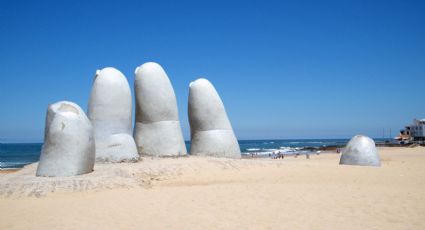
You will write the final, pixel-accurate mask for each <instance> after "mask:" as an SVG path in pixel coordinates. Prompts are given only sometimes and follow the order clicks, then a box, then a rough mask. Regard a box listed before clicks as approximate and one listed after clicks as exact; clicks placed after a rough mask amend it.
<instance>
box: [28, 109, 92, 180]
mask: <svg viewBox="0 0 425 230" xmlns="http://www.w3.org/2000/svg"><path fill="white" fill-rule="evenodd" d="M94 160H95V140H94V138H93V128H92V125H91V123H90V120H89V119H88V118H87V116H86V114H85V113H84V111H83V110H82V109H81V108H80V107H79V106H78V105H77V104H75V103H72V102H68V101H60V102H57V103H55V104H52V105H49V107H48V109H47V117H46V127H45V134H44V144H43V148H42V151H41V155H40V162H39V164H38V168H37V172H36V176H51V177H54V176H75V175H80V174H85V173H89V172H92V171H93V166H94Z"/></svg>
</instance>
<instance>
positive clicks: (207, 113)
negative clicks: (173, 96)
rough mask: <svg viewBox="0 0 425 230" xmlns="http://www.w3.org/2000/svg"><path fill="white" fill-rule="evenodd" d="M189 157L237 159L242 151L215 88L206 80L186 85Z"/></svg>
mask: <svg viewBox="0 0 425 230" xmlns="http://www.w3.org/2000/svg"><path fill="white" fill-rule="evenodd" d="M189 123H190V133H191V140H192V141H191V146H190V154H193V155H202V156H215V157H228V158H240V157H241V151H240V149H239V144H238V141H237V139H236V136H235V134H234V133H233V129H232V126H231V124H230V121H229V119H228V118H227V114H226V110H225V109H224V105H223V102H222V101H221V99H220V96H219V95H218V93H217V91H216V90H215V88H214V86H213V85H212V84H211V83H210V82H209V81H208V80H207V79H198V80H196V81H194V82H192V83H190V85H189Z"/></svg>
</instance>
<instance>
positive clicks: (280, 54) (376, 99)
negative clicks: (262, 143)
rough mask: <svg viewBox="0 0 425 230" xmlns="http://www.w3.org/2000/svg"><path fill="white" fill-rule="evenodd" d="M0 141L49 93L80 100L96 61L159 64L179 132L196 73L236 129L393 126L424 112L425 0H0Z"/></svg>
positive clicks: (34, 115)
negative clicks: (208, 85) (173, 96)
mask: <svg viewBox="0 0 425 230" xmlns="http://www.w3.org/2000/svg"><path fill="white" fill-rule="evenodd" d="M0 35H1V36H0V67H1V70H2V72H1V73H0V79H1V81H0V140H2V141H41V140H42V139H43V130H44V119H45V113H46V108H47V105H48V104H49V103H53V102H56V101H59V100H70V101H74V102H76V103H77V104H79V105H80V106H81V107H82V108H83V109H86V108H87V101H88V98H89V94H90V88H91V84H92V80H93V76H94V74H95V71H96V69H100V68H103V67H107V66H113V67H116V68H117V69H119V70H120V71H122V72H123V73H124V74H125V75H126V77H127V78H128V80H129V83H130V86H131V88H132V89H133V81H134V69H135V68H136V67H137V66H138V65H140V64H143V63H144V62H148V61H155V62H158V63H160V64H161V65H162V66H163V68H164V69H165V70H166V72H167V73H168V75H169V77H170V80H171V82H172V83H173V86H174V90H175V92H176V96H177V101H178V105H179V115H180V120H181V122H182V127H183V132H184V134H185V137H186V138H187V137H188V136H189V125H188V119H187V98H188V84H189V82H190V81H193V80H195V79H197V78H199V77H205V78H208V79H209V80H210V81H211V82H212V83H213V84H214V85H215V87H216V89H217V90H218V92H219V94H220V95H221V97H222V99H223V101H224V104H225V106H226V109H227V112H228V115H229V117H230V119H231V122H232V124H233V127H234V129H235V132H236V135H237V136H238V138H239V139H258V138H346V137H351V136H352V135H355V134H358V133H361V134H366V135H369V136H372V137H382V130H383V128H385V129H386V132H387V134H386V135H388V132H389V129H390V128H391V129H392V133H393V135H394V134H395V133H396V132H397V131H398V130H399V129H400V128H402V127H403V126H404V125H406V124H408V123H410V122H411V120H412V119H413V118H415V117H416V118H425V102H424V98H425V96H424V89H425V87H424V86H425V2H424V1H360V0H355V1H169V2H166V1H146V2H145V1H134V2H130V1H115V2H112V1H98V2H96V1H32V2H30V1H28V2H25V1H4V0H3V1H1V2H0Z"/></svg>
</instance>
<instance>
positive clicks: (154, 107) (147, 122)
mask: <svg viewBox="0 0 425 230" xmlns="http://www.w3.org/2000/svg"><path fill="white" fill-rule="evenodd" d="M135 75H136V77H135V94H136V123H135V128H134V139H135V141H136V145H137V149H138V152H139V154H140V155H150V156H183V155H186V154H187V151H186V146H185V143H184V139H183V133H182V130H181V127H180V121H179V116H178V111H177V101H176V96H175V94H174V90H173V87H172V85H171V82H170V80H169V79H168V76H167V74H166V73H165V71H164V70H163V69H162V67H161V66H160V65H159V64H157V63H154V62H148V63H145V64H143V65H141V66H139V67H137V68H136V70H135Z"/></svg>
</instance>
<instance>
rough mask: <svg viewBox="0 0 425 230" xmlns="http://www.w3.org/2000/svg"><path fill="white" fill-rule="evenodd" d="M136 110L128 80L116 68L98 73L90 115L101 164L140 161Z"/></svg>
mask: <svg viewBox="0 0 425 230" xmlns="http://www.w3.org/2000/svg"><path fill="white" fill-rule="evenodd" d="M132 109H133V108H132V98H131V91H130V86H129V85H128V81H127V78H126V77H125V76H124V75H123V74H122V73H121V72H120V71H118V70H117V69H115V68H112V67H108V68H104V69H102V70H98V71H96V76H95V79H94V82H93V87H92V90H91V95H90V101H89V108H88V113H87V115H88V117H89V119H90V121H91V123H92V125H93V129H94V136H95V140H96V160H97V161H109V162H123V161H137V159H138V158H139V154H138V153H137V148H136V144H135V142H134V139H133V135H132Z"/></svg>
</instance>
